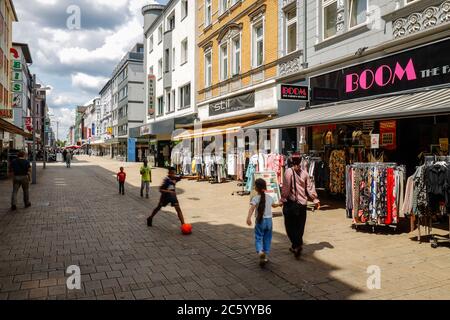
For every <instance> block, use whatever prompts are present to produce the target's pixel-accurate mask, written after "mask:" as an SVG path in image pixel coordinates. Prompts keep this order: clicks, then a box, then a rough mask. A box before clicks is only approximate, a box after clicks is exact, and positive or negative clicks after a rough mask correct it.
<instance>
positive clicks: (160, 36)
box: [158, 25, 163, 43]
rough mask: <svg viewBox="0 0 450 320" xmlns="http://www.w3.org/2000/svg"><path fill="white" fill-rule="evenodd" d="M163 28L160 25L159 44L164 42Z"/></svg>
mask: <svg viewBox="0 0 450 320" xmlns="http://www.w3.org/2000/svg"><path fill="white" fill-rule="evenodd" d="M162 27H163V26H162V25H160V26H159V27H158V43H160V42H161V41H162V36H163V28H162Z"/></svg>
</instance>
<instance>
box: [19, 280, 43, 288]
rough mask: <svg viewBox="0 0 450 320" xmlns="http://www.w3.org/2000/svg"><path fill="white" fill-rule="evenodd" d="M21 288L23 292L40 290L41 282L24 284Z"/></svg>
mask: <svg viewBox="0 0 450 320" xmlns="http://www.w3.org/2000/svg"><path fill="white" fill-rule="evenodd" d="M20 288H21V289H22V290H26V289H35V288H39V280H33V281H25V282H22V284H21V286H20Z"/></svg>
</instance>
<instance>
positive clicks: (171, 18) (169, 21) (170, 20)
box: [167, 13, 175, 31]
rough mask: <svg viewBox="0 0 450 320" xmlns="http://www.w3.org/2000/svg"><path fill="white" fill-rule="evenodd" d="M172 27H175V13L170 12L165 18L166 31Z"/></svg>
mask: <svg viewBox="0 0 450 320" xmlns="http://www.w3.org/2000/svg"><path fill="white" fill-rule="evenodd" d="M173 29H175V13H172V14H171V15H170V16H169V17H168V18H167V31H171V30H173Z"/></svg>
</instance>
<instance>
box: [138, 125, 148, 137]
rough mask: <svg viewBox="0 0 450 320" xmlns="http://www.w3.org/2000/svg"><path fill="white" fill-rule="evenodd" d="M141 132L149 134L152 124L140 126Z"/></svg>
mask: <svg viewBox="0 0 450 320" xmlns="http://www.w3.org/2000/svg"><path fill="white" fill-rule="evenodd" d="M140 134H141V136H145V135H147V134H150V126H148V125H147V126H142V127H141V128H140Z"/></svg>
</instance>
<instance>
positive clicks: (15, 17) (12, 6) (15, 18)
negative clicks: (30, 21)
mask: <svg viewBox="0 0 450 320" xmlns="http://www.w3.org/2000/svg"><path fill="white" fill-rule="evenodd" d="M8 2H9V4H10V5H11V9H12V12H13V15H14V21H19V19H18V18H17V12H16V8H14V2H13V1H12V0H10V1H8Z"/></svg>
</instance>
